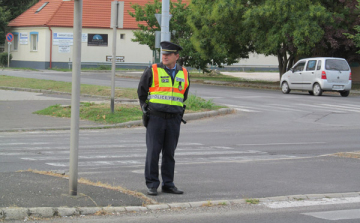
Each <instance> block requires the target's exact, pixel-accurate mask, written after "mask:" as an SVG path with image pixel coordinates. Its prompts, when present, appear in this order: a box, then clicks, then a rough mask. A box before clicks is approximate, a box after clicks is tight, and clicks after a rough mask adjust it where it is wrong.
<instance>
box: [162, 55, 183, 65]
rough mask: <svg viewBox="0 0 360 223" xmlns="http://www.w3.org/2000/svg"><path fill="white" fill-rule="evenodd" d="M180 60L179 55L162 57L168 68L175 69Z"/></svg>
mask: <svg viewBox="0 0 360 223" xmlns="http://www.w3.org/2000/svg"><path fill="white" fill-rule="evenodd" d="M178 59H179V54H175V53H170V54H163V55H162V62H163V64H164V65H165V66H167V67H168V68H174V67H175V63H176V61H177V60H178Z"/></svg>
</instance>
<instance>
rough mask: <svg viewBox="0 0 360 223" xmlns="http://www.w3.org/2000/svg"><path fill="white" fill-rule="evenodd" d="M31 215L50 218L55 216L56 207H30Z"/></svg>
mask: <svg viewBox="0 0 360 223" xmlns="http://www.w3.org/2000/svg"><path fill="white" fill-rule="evenodd" d="M29 213H30V215H31V216H35V217H44V218H49V217H53V216H54V213H55V212H54V209H53V208H51V207H43V208H29Z"/></svg>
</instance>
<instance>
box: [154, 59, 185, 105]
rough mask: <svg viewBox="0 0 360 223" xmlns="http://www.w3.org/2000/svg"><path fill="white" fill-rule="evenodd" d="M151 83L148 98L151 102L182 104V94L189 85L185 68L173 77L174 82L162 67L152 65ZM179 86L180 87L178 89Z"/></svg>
mask: <svg viewBox="0 0 360 223" xmlns="http://www.w3.org/2000/svg"><path fill="white" fill-rule="evenodd" d="M152 72H153V83H152V85H151V87H150V88H149V93H150V95H149V96H148V99H149V101H150V102H151V103H159V104H167V105H176V106H181V107H182V106H183V101H184V94H185V92H186V89H187V88H188V86H189V80H188V72H187V70H186V69H185V68H183V70H180V71H179V72H178V73H177V74H176V77H175V80H174V84H173V83H172V79H171V77H170V75H169V74H168V73H167V72H166V71H165V69H164V68H158V67H157V64H153V65H152ZM179 88H180V89H179Z"/></svg>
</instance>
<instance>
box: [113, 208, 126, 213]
mask: <svg viewBox="0 0 360 223" xmlns="http://www.w3.org/2000/svg"><path fill="white" fill-rule="evenodd" d="M114 211H115V212H125V211H126V209H125V208H124V207H114Z"/></svg>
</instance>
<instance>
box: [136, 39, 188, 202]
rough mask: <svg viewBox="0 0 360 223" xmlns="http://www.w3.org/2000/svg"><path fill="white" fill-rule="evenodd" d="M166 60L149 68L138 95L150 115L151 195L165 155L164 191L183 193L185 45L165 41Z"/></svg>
mask: <svg viewBox="0 0 360 223" xmlns="http://www.w3.org/2000/svg"><path fill="white" fill-rule="evenodd" d="M160 45H161V47H162V63H160V64H153V65H152V66H149V67H148V68H146V69H145V71H144V73H143V75H142V77H141V79H140V83H139V87H138V96H139V100H140V106H141V107H142V109H143V111H144V110H146V111H147V113H148V114H149V119H148V122H147V126H146V146H147V153H146V162H145V180H146V186H147V187H148V192H147V193H148V194H149V195H154V196H155V195H157V194H158V192H157V188H158V187H159V186H160V180H159V157H160V153H161V154H162V162H161V177H162V187H161V189H162V192H164V193H172V194H183V193H184V192H183V191H181V190H179V189H178V188H177V187H175V184H174V170H175V159H174V154H175V149H176V146H177V143H178V139H179V134H180V124H181V120H182V115H183V113H184V106H183V105H184V101H185V100H186V98H187V95H188V92H189V85H190V82H189V77H188V72H187V70H186V69H185V68H184V67H181V66H180V65H178V64H176V61H177V60H178V59H179V51H180V50H182V47H181V46H179V45H176V44H174V43H171V42H168V41H163V42H161V43H160Z"/></svg>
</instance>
